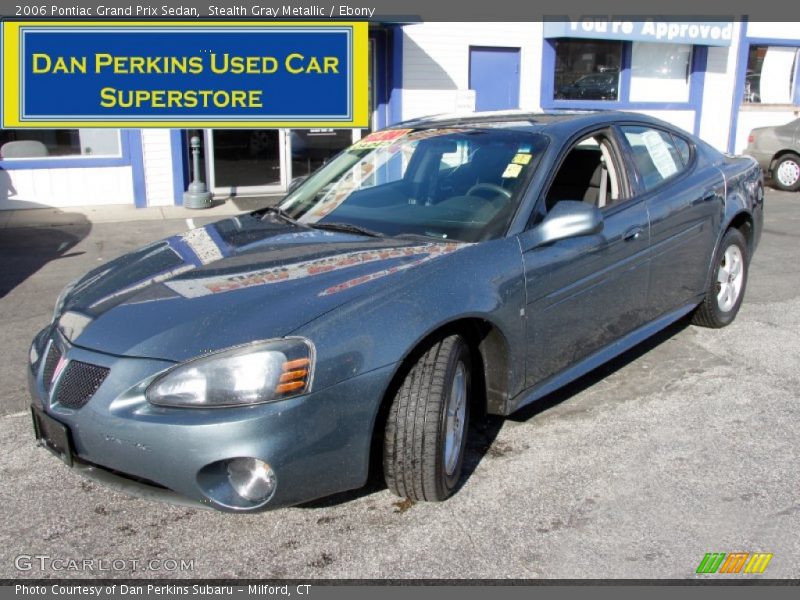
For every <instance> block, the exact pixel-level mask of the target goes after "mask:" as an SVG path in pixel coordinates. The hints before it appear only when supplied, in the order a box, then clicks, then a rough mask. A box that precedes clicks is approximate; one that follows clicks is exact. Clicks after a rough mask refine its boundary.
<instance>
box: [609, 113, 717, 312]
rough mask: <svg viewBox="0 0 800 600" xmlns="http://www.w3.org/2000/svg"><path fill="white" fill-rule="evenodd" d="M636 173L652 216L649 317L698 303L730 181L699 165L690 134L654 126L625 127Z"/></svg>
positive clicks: (639, 191) (623, 131)
mask: <svg viewBox="0 0 800 600" xmlns="http://www.w3.org/2000/svg"><path fill="white" fill-rule="evenodd" d="M619 129H620V132H621V135H620V137H621V138H622V140H623V143H624V144H625V145H626V146H627V150H628V154H627V156H628V159H629V162H630V163H631V164H632V167H633V168H634V169H635V171H636V178H635V179H636V182H635V185H636V192H635V193H636V195H637V197H639V198H641V199H643V200H644V201H645V203H646V205H647V211H648V213H649V215H650V246H651V247H650V257H651V258H650V260H651V264H650V281H649V285H648V288H649V293H648V300H647V305H648V320H652V319H655V318H657V317H659V316H661V315H663V314H666V313H668V312H671V311H673V310H677V309H678V308H681V307H684V306H685V305H686V304H688V303H691V302H694V301H695V300H696V299H697V297H698V295H699V294H701V293H703V291H704V290H705V285H706V284H705V281H706V276H707V274H708V265H709V262H710V260H711V253H712V252H713V251H714V244H715V243H716V231H717V228H716V221H717V220H718V218H719V215H720V214H721V211H722V208H723V205H724V196H725V182H724V179H723V177H722V173H720V171H719V170H718V169H716V168H715V167H713V166H710V165H709V166H705V167H704V166H703V165H702V164H700V161H699V157H698V155H697V149H696V148H695V147H694V145H693V144H692V143H691V142H690V141H689V140H688V139H686V138H683V137H682V136H679V135H677V134H674V133H673V132H670V131H667V130H665V129H659V128H656V127H653V126H650V125H638V124H637V125H633V124H631V125H621V126H620V127H619Z"/></svg>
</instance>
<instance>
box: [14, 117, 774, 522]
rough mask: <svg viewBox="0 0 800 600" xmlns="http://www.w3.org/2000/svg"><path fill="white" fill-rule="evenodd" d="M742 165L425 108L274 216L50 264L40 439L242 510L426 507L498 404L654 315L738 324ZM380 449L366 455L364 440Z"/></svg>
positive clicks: (639, 125) (520, 120)
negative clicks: (360, 496)
mask: <svg viewBox="0 0 800 600" xmlns="http://www.w3.org/2000/svg"><path fill="white" fill-rule="evenodd" d="M762 211H763V189H762V180H761V171H760V169H759V168H758V165H757V164H756V163H755V161H753V160H752V159H750V158H741V157H729V156H723V155H722V154H720V153H719V152H717V151H716V150H714V149H713V148H711V147H709V146H708V145H707V144H705V143H704V142H702V141H700V140H698V139H697V138H695V137H692V136H691V135H689V134H687V133H685V132H683V131H680V130H677V129H675V128H673V127H671V126H669V125H667V124H665V123H662V122H661V121H658V120H655V119H652V118H649V117H645V116H641V115H634V114H625V113H611V112H609V113H582V114H522V113H513V114H509V113H495V114H491V113H489V114H481V115H474V116H470V117H460V118H456V117H453V118H446V117H442V118H430V119H424V120H418V121H412V122H407V123H403V124H402V125H399V126H396V127H395V128H392V129H387V130H384V131H380V132H377V133H373V134H372V135H369V136H367V137H366V138H364V139H362V140H361V141H359V142H357V143H356V144H355V145H354V146H352V147H351V148H350V149H348V150H346V151H345V152H343V153H341V154H339V155H338V156H337V157H335V158H334V159H333V160H331V161H330V162H329V163H328V164H327V165H325V166H324V167H323V168H321V169H320V170H319V171H317V172H316V173H314V174H313V175H312V176H311V177H309V178H308V179H307V180H306V181H305V182H303V183H302V184H300V185H299V186H297V187H296V188H295V189H292V190H291V191H290V193H289V194H288V195H287V196H286V198H285V199H284V200H283V201H282V202H281V203H280V205H279V206H278V207H276V208H270V209H264V210H261V211H256V212H254V213H250V214H247V215H244V216H239V217H235V218H230V219H226V220H222V221H219V222H217V223H214V224H212V225H208V226H205V227H202V228H199V229H193V230H191V231H188V232H186V233H183V234H181V235H177V236H175V237H171V238H169V239H167V240H164V241H161V242H158V243H155V244H152V245H150V246H147V247H146V248H143V249H141V250H139V251H137V252H133V253H131V254H128V255H125V256H122V257H120V258H118V259H116V260H113V261H111V262H109V263H108V264H105V265H103V266H101V267H99V268H97V269H95V270H94V271H92V272H90V273H88V274H87V275H85V276H84V277H82V278H80V279H78V280H77V281H75V282H73V283H72V284H70V285H69V286H67V288H66V289H65V290H64V291H63V292H62V294H61V296H60V297H59V298H58V301H57V302H56V307H55V312H54V314H53V320H52V322H51V324H50V325H48V326H47V327H46V328H45V329H44V330H43V331H41V332H40V333H39V334H38V335H37V336H36V339H35V340H34V343H33V345H32V347H31V350H30V370H29V374H30V388H31V391H32V396H33V405H32V413H33V420H34V427H35V430H36V435H37V438H38V439H39V440H40V442H41V443H42V444H43V445H45V446H47V447H48V448H50V449H51V450H53V451H54V452H55V453H56V454H59V455H60V456H61V457H62V458H63V459H64V460H65V461H66V462H67V463H68V464H70V465H72V466H74V467H76V468H79V469H81V470H83V471H84V472H86V473H88V474H89V475H90V476H94V477H98V478H102V479H105V480H107V481H111V482H116V483H118V484H123V485H125V486H127V487H129V488H136V489H137V490H139V491H145V490H147V491H149V492H151V493H154V494H158V495H171V496H175V493H177V495H178V497H183V498H184V499H189V500H193V501H198V502H201V503H205V504H209V505H211V506H214V507H216V508H219V509H223V510H232V511H250V510H257V509H261V508H267V507H269V508H271V507H277V506H285V505H290V504H294V503H298V502H303V501H306V500H310V499H313V498H317V497H320V496H324V495H328V494H332V493H335V492H339V491H343V490H348V489H353V488H357V487H360V486H362V485H364V483H365V481H366V479H367V474H368V471H369V466H370V464H369V463H370V455H371V452H370V449H371V448H379V449H381V451H382V462H383V465H382V466H383V473H384V476H385V479H386V482H387V484H388V486H389V489H391V490H392V491H393V492H395V493H397V494H399V495H401V496H406V497H408V498H411V499H415V500H443V499H445V498H447V497H448V496H449V495H450V494H451V493H452V492H453V491H454V490H455V488H456V486H457V484H458V482H459V477H460V475H461V467H462V461H463V457H464V452H465V450H464V448H465V444H466V437H467V432H468V429H469V422H470V414H479V413H481V412H483V411H488V412H489V413H491V414H497V415H508V414H510V413H512V412H513V411H515V410H516V409H518V408H519V407H521V406H523V405H525V404H528V403H530V402H533V401H535V400H537V399H539V398H541V397H542V396H544V395H545V394H547V393H549V392H551V391H553V390H555V389H557V388H558V387H560V386H563V385H564V384H565V383H567V382H569V381H571V380H573V379H575V378H576V377H579V376H580V375H582V374H584V373H586V372H588V371H589V370H591V369H593V368H595V367H597V366H598V365H600V364H601V363H603V362H604V361H607V360H608V359H610V358H611V357H613V356H615V355H617V354H619V353H621V352H623V351H625V350H626V349H628V348H630V347H632V346H633V345H635V344H637V343H638V342H640V341H642V340H643V339H645V338H646V337H648V336H650V335H652V334H653V333H655V332H656V331H658V330H660V329H662V328H664V327H665V326H666V325H668V324H669V323H672V322H674V321H676V320H677V319H679V318H681V317H682V316H684V315H687V314H689V313H692V314H693V319H694V322H695V323H697V324H700V325H705V326H709V327H722V326H725V325H727V324H729V323H730V322H731V321H732V320H733V319H734V317H735V316H736V313H737V311H738V310H739V306H740V304H741V302H742V299H743V296H744V291H745V286H746V284H747V268H748V264H749V262H750V258H751V256H752V254H753V251H754V249H755V247H756V245H757V243H758V239H759V236H760V233H761V227H762ZM377 460H378V461H380V460H381V458H380V457H378V458H377Z"/></svg>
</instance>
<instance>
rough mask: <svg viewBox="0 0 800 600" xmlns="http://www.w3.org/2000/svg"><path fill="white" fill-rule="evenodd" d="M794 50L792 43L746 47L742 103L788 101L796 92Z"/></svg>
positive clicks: (794, 96)
mask: <svg viewBox="0 0 800 600" xmlns="http://www.w3.org/2000/svg"><path fill="white" fill-rule="evenodd" d="M798 52H800V49H799V48H797V47H792V46H761V45H755V46H750V51H749V53H748V57H747V73H746V74H745V80H744V97H743V101H744V102H745V103H746V104H792V102H793V101H796V98H797V92H796V89H795V88H796V84H797V82H796V81H795V76H796V74H797V69H798Z"/></svg>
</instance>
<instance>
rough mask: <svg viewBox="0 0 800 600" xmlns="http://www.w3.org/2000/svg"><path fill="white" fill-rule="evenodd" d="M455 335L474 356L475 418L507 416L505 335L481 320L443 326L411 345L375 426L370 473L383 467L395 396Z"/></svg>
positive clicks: (468, 318) (462, 320) (394, 375)
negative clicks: (432, 349)
mask: <svg viewBox="0 0 800 600" xmlns="http://www.w3.org/2000/svg"><path fill="white" fill-rule="evenodd" d="M453 334H458V335H461V336H463V337H464V338H465V339H466V340H467V343H468V344H469V347H470V351H471V354H472V367H473V368H472V376H473V390H477V392H478V393H477V394H475V395H474V396H473V404H472V406H471V408H472V409H473V410H474V412H473V415H480V414H486V413H489V414H497V415H503V414H505V411H506V406H507V403H508V399H509V398H510V397H511V393H510V391H511V386H512V377H511V353H510V346H509V342H508V339H507V337H506V335H505V334H504V333H503V332H502V330H501V329H500V327H498V326H497V324H495V323H493V322H492V321H491V320H489V319H487V318H485V317H482V316H463V317H460V318H457V319H453V320H450V321H447V322H445V323H441V324H439V325H437V326H436V327H434V328H433V329H431V330H430V331H428V332H427V333H425V334H424V335H422V336H421V337H419V338H418V339H417V340H416V342H415V343H414V344H412V345H410V347H409V348H408V350H407V352H406V353H405V355H404V356H403V357H402V359H401V360H400V361H399V362H398V363H397V367H396V368H395V370H394V373H392V376H391V378H390V380H389V384H388V385H387V387H386V389H385V390H384V393H383V396H382V398H381V402H380V406H379V408H378V411H377V413H376V416H375V420H374V422H373V425H372V427H373V430H372V443H371V451H370V471H372V472H373V473H374V469H375V467H376V466H380V465H381V464H382V460H381V458H380V456H381V454H380V453H381V451H382V443H383V430H384V427H385V425H386V419H387V417H388V414H389V407H390V405H391V403H392V399H393V398H394V394H395V393H396V392H397V390H398V389H399V387H400V385H401V384H402V382H403V379H404V378H405V376H406V374H407V373H408V371H409V369H410V368H411V367H412V366H413V365H414V363H415V362H416V361H417V360H419V357H420V356H421V355H422V354H424V352H425V350H426V349H427V348H428V347H429V346H430V345H431V344H433V343H434V341H435V340H438V339H441V338H443V337H447V336H448V335H453Z"/></svg>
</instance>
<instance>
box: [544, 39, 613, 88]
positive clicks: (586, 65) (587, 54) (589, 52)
mask: <svg viewBox="0 0 800 600" xmlns="http://www.w3.org/2000/svg"><path fill="white" fill-rule="evenodd" d="M554 45H555V51H556V64H555V79H554V81H555V94H554V96H555V98H556V99H557V100H611V101H613V100H617V99H618V97H619V74H620V71H621V69H622V42H611V41H604V40H571V39H566V40H558V41H556V42H555V44H554Z"/></svg>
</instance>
